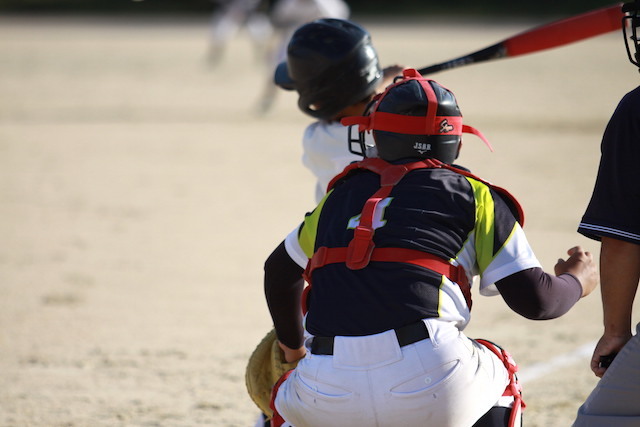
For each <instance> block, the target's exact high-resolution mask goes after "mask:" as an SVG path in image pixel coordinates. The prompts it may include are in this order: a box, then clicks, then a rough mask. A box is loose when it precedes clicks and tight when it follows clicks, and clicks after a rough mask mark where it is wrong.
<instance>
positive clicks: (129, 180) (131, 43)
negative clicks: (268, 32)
mask: <svg viewBox="0 0 640 427" xmlns="http://www.w3.org/2000/svg"><path fill="white" fill-rule="evenodd" d="M208 18H209V17H206V16H205V17H201V18H193V19H183V18H175V19H168V18H164V19H151V18H149V19H131V18H126V19H125V18H104V17H102V18H101V17H97V18H95V17H94V18H83V17H75V18H55V19H54V18H46V19H45V18H41V17H9V16H0V242H1V244H0V385H1V386H0V425H2V426H74V427H75V426H196V425H212V426H228V427H232V426H233V427H235V426H237V427H247V426H252V425H253V422H254V420H255V419H256V416H257V414H258V410H257V408H256V407H255V406H254V404H253V403H252V402H251V400H250V399H249V397H248V396H247V394H246V391H245V385H244V368H245V364H246V361H247V358H248V357H249V355H250V353H251V352H252V350H253V348H254V346H255V345H256V344H257V343H258V342H259V340H260V339H261V337H262V336H263V335H264V334H265V333H266V332H267V331H268V330H269V329H270V328H271V322H270V318H269V315H268V312H267V309H266V304H265V303H264V300H263V295H262V278H261V275H262V265H263V261H264V259H265V257H266V256H267V255H268V254H269V253H270V251H271V249H272V248H273V247H275V245H277V244H278V243H279V242H280V240H281V239H282V238H283V237H284V236H285V235H286V234H287V233H288V232H289V231H290V230H291V229H292V228H293V227H294V226H295V225H296V224H297V222H298V221H299V220H300V219H301V216H302V214H304V213H305V212H306V211H308V210H310V209H311V208H312V207H313V186H314V182H313V179H312V177H311V175H310V173H308V172H307V171H306V170H305V169H304V168H303V166H302V165H301V162H300V156H301V144H300V138H301V134H302V131H303V129H304V127H305V126H306V125H307V124H308V123H309V121H310V119H309V118H307V117H306V116H304V115H303V114H302V113H300V112H299V111H298V110H297V107H296V105H295V101H296V98H295V96H294V95H293V94H291V93H285V92H280V93H278V94H277V97H276V99H275V100H274V104H273V108H272V109H271V110H270V111H269V112H267V113H266V114H257V113H256V106H257V105H258V103H259V101H260V94H261V92H262V90H263V88H264V85H265V83H266V80H267V78H268V77H267V74H268V71H267V69H266V67H265V65H264V64H263V63H262V62H261V60H260V59H259V58H257V57H256V55H255V51H254V49H253V46H252V45H251V43H250V41H249V39H248V38H247V36H246V35H245V34H244V33H242V34H240V35H239V37H237V38H236V39H234V40H233V42H232V44H231V46H229V49H228V50H227V52H225V56H224V57H223V60H222V62H221V63H220V64H219V65H218V66H217V67H212V66H211V64H208V63H207V61H206V51H207V46H208V30H209V29H208ZM359 21H360V22H361V23H363V24H364V25H365V26H367V27H368V28H369V29H370V31H371V33H372V36H373V40H374V43H375V44H376V46H377V48H378V51H379V53H380V57H381V60H382V62H383V63H384V64H385V65H387V64H392V63H399V64H403V65H407V66H415V67H420V66H425V65H430V64H432V63H435V62H440V61H443V60H447V59H450V58H453V57H456V56H459V55H462V54H464V53H468V52H470V51H473V50H476V49H479V48H481V47H485V46H487V45H489V44H492V43H495V42H497V41H499V40H502V39H503V38H506V37H507V36H510V35H512V34H514V33H516V32H519V31H522V30H524V29H526V28H529V27H531V26H532V25H534V24H537V23H535V22H519V21H514V22H512V23H511V24H509V25H506V24H504V23H501V24H498V23H492V22H472V21H469V22H464V21H463V22H460V21H459V20H453V21H452V23H451V24H447V25H445V24H444V21H445V20H444V19H437V18H425V19H422V20H420V21H418V20H416V21H415V22H409V21H406V20H405V21H401V20H396V21H394V22H382V21H380V20H378V21H373V20H367V19H366V18H362V19H360V20H359ZM432 77H433V78H435V79H437V80H438V81H440V82H441V83H442V84H444V85H445V86H447V87H449V88H450V89H452V90H453V91H454V92H455V93H456V95H457V97H458V101H459V104H460V106H461V109H462V112H463V114H464V115H465V120H466V122H467V123H468V124H470V125H473V126H475V127H477V128H479V129H480V130H481V131H482V132H483V133H484V134H485V135H486V136H487V137H488V138H489V140H490V141H491V142H492V144H493V146H494V148H495V152H494V153H490V152H489V151H488V150H487V149H486V148H485V147H484V146H483V144H482V143H481V142H480V140H479V139H477V138H475V137H473V136H467V137H466V138H465V144H464V149H463V154H462V156H461V159H460V163H462V164H464V165H466V166H468V167H470V168H471V169H472V170H473V171H474V172H476V173H477V174H479V175H480V176H482V177H484V178H486V179H489V180H491V181H493V182H494V183H496V184H499V185H502V186H505V187H507V188H509V189H510V190H511V191H512V192H513V194H515V195H516V196H517V197H518V198H519V199H520V201H521V202H522V204H523V206H524V209H525V212H526V214H527V220H526V224H525V231H526V232H527V234H528V236H529V239H530V242H531V244H532V246H533V248H534V250H535V251H536V253H537V255H538V257H539V259H540V260H541V262H542V263H543V265H544V266H545V269H547V271H552V270H553V265H554V263H555V262H556V260H557V258H558V257H563V256H565V251H566V249H568V248H569V247H570V246H572V245H575V244H580V245H583V246H585V247H587V248H588V249H589V250H591V251H593V252H594V254H595V256H597V255H598V246H597V244H596V243H594V242H592V241H589V240H587V239H585V238H583V237H581V236H579V235H578V234H577V233H576V231H575V230H576V227H577V224H578V222H579V220H580V218H581V215H582V212H583V210H584V208H585V207H586V204H587V202H588V200H589V196H590V193H591V188H592V185H593V182H594V178H595V173H596V170H597V165H598V158H599V143H600V137H601V134H602V131H603V129H604V126H605V124H606V122H607V120H608V118H609V116H610V114H611V112H612V111H613V109H614V108H615V106H616V104H617V102H618V100H619V99H620V97H621V96H622V95H623V94H624V93H626V92H627V91H628V90H630V89H632V88H633V87H635V86H636V85H637V82H638V74H637V71H635V70H634V68H633V66H631V64H629V63H628V61H627V58H626V54H625V52H624V47H623V44H622V37H621V36H620V35H619V34H609V35H605V36H600V37H597V38H594V39H590V40H588V41H584V42H581V43H578V44H574V45H571V46H566V47H564V48H561V49H555V50H551V51H546V52H542V53H537V54H533V55H528V56H523V57H520V58H513V59H503V60H498V61H493V62H491V63H486V64H477V65H470V66H467V67H462V68H459V69H457V70H452V71H447V72H442V73H439V74H436V75H433V76H432ZM600 312H601V310H600V300H599V294H598V292H595V293H594V294H593V295H591V296H590V297H588V298H586V299H584V300H582V301H580V302H579V303H578V304H577V305H576V306H575V308H574V309H573V310H572V311H571V312H570V313H568V314H567V315H565V316H563V317H562V318H560V319H557V320H552V321H545V322H533V321H529V320H526V319H523V318H519V317H518V316H517V315H515V314H514V313H512V312H510V311H509V310H508V308H507V307H506V305H505V304H504V303H503V302H502V300H501V299H500V298H484V297H480V296H479V295H476V296H475V305H474V314H473V316H474V317H473V320H472V322H471V325H470V326H469V328H468V329H467V331H466V332H467V333H468V335H469V336H472V337H484V338H489V339H492V340H494V341H496V342H498V343H501V344H503V345H504V346H505V347H506V348H507V349H508V350H509V351H510V352H511V353H512V354H513V355H514V357H515V358H516V360H517V361H518V362H519V364H520V366H521V370H522V373H523V379H524V387H525V401H526V402H527V404H528V407H527V410H526V412H525V424H526V425H527V426H528V427H550V426H551V427H555V426H558V427H561V426H569V425H570V424H571V421H572V420H573V416H574V414H575V411H576V410H577V408H578V406H579V405H580V404H581V402H582V401H583V400H584V398H585V397H586V396H587V394H588V393H589V391H590V390H591V388H592V387H593V386H594V385H595V384H596V378H595V377H594V376H593V375H592V374H591V372H590V370H589V369H588V358H589V356H590V350H588V351H586V352H585V351H582V352H580V351H576V349H580V348H584V346H587V349H588V348H589V345H592V344H593V343H594V341H595V340H596V339H597V338H598V337H599V333H600V323H601V315H600ZM637 313H639V311H638V310H636V315H637ZM635 320H636V321H637V320H638V319H635ZM461 410H464V409H463V408H461Z"/></svg>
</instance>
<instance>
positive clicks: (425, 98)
mask: <svg viewBox="0 0 640 427" xmlns="http://www.w3.org/2000/svg"><path fill="white" fill-rule="evenodd" d="M341 123H342V124H343V125H345V126H353V125H358V132H359V137H358V139H357V142H358V144H359V145H360V149H361V150H362V153H364V148H365V147H364V132H369V131H372V132H373V138H374V140H375V142H376V147H377V151H378V156H379V157H380V158H382V159H383V160H386V161H389V162H393V161H396V160H401V159H408V158H413V159H415V158H418V159H425V158H435V159H438V160H440V161H441V162H444V163H449V164H451V163H453V161H454V160H455V159H456V158H457V157H458V153H459V151H460V145H461V142H462V133H463V132H464V133H473V134H475V135H478V136H479V137H480V138H481V139H482V140H483V141H484V142H485V143H486V144H487V145H488V146H489V148H491V146H490V145H489V143H488V142H487V140H486V139H485V138H484V136H483V135H482V134H481V133H480V132H479V131H477V130H476V129H474V128H472V127H471V126H467V125H463V124H462V113H460V109H459V108H458V103H457V101H456V98H455V95H454V94H453V93H452V92H451V91H450V90H449V89H447V88H445V87H443V86H441V85H440V84H439V83H437V82H436V81H434V80H430V79H425V78H424V77H422V76H421V75H420V73H418V71H416V70H414V69H406V70H404V71H403V75H402V77H398V78H397V79H396V82H395V83H394V84H392V85H390V86H388V87H387V89H386V90H385V92H384V93H382V94H380V95H377V96H376V97H375V98H374V100H373V101H372V104H371V105H370V106H369V108H368V112H367V113H365V115H364V116H353V117H345V118H343V119H342V120H341ZM349 135H350V136H349V138H350V141H349V143H350V150H351V151H352V152H356V153H357V151H356V150H353V147H352V146H353V143H354V142H356V140H355V139H352V138H351V128H350V130H349ZM358 154H361V153H358Z"/></svg>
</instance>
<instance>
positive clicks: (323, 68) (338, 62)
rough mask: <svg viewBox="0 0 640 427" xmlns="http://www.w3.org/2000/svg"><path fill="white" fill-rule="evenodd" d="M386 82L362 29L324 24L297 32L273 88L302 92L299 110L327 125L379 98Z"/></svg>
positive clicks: (333, 22)
mask: <svg viewBox="0 0 640 427" xmlns="http://www.w3.org/2000/svg"><path fill="white" fill-rule="evenodd" d="M381 79H382V71H381V69H380V64H379V62H378V55H377V53H376V51H375V49H374V48H373V45H372V44H371V36H370V35H369V33H368V32H367V31H366V30H365V29H363V28H362V27H360V26H359V25H357V24H355V23H353V22H351V21H347V20H343V19H331V18H323V19H318V20H315V21H312V22H310V23H307V24H305V25H303V26H301V27H300V28H298V29H297V30H296V31H295V32H294V34H293V35H292V36H291V40H290V41H289V44H288V46H287V60H286V61H285V62H283V63H281V64H280V65H278V67H277V68H276V72H275V83H276V84H277V85H278V86H280V87H282V88H283V89H288V90H293V89H295V90H296V91H297V92H298V95H299V99H298V106H299V107H300V109H301V110H302V111H303V112H305V113H307V114H309V115H310V116H312V117H315V118H319V119H324V120H329V119H332V118H333V117H335V115H336V114H338V113H339V112H340V111H341V110H343V109H344V108H346V107H348V106H350V105H353V104H356V103H358V102H360V101H362V100H364V99H366V98H367V97H368V96H370V95H372V94H373V93H375V92H376V88H377V86H378V83H379V82H380V80H381Z"/></svg>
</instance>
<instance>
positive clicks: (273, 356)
mask: <svg viewBox="0 0 640 427" xmlns="http://www.w3.org/2000/svg"><path fill="white" fill-rule="evenodd" d="M297 364H298V362H293V363H287V362H286V361H285V360H284V353H283V352H282V349H281V348H280V347H279V346H278V340H277V337H276V331H275V329H272V330H271V331H270V332H269V333H268V334H267V335H266V336H265V337H264V338H263V339H262V341H261V342H260V344H258V346H257V347H256V349H255V350H254V351H253V354H252V355H251V357H249V363H248V364H247V370H246V373H245V382H246V384H247V391H248V392H249V396H251V399H252V400H253V401H254V403H255V404H256V405H258V408H260V410H261V411H262V412H263V413H264V414H265V415H267V417H268V418H271V417H272V416H273V411H272V410H271V408H269V402H270V401H271V388H272V387H273V385H274V384H275V383H276V382H277V381H278V380H279V379H280V377H281V376H282V375H284V374H285V373H286V372H287V371H289V370H291V369H293V368H295V367H296V365H297Z"/></svg>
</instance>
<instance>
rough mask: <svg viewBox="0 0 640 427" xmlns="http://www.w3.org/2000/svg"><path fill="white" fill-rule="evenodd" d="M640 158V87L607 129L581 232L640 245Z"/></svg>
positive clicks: (634, 91) (595, 237)
mask: <svg viewBox="0 0 640 427" xmlns="http://www.w3.org/2000/svg"><path fill="white" fill-rule="evenodd" d="M638 160H640V88H636V89H635V90H633V91H631V92H629V93H628V94H627V95H625V97H623V99H622V100H621V101H620V103H619V104H618V107H617V108H616V110H615V112H614V113H613V115H612V116H611V119H610V120H609V123H608V124H607V127H606V129H605V131H604V134H603V137H602V143H601V157H600V166H599V168H598V175H597V178H596V183H595V186H594V189H593V193H592V195H591V200H590V201H589V205H588V206H587V209H586V211H585V214H584V216H583V217H582V220H581V222H580V225H579V226H578V232H579V233H581V234H583V235H584V236H586V237H588V238H591V239H595V240H600V238H601V237H603V236H605V237H612V238H615V239H619V240H625V241H628V242H631V243H636V244H640V219H639V218H640V215H639V211H640V186H639V185H638V183H639V182H640V168H638V164H637V162H638Z"/></svg>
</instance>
